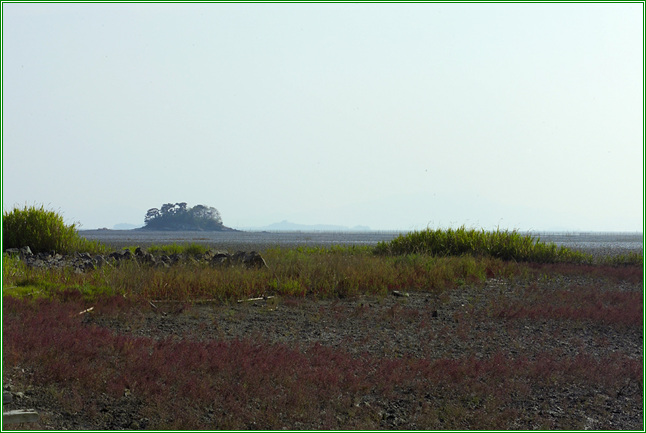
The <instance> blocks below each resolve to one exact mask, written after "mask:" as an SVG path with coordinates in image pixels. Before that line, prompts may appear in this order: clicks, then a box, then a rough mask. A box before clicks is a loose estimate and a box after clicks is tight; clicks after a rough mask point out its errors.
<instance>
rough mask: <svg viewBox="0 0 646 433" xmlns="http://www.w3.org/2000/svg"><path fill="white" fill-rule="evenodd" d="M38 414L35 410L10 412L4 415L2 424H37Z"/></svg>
mask: <svg viewBox="0 0 646 433" xmlns="http://www.w3.org/2000/svg"><path fill="white" fill-rule="evenodd" d="M37 421H38V412H36V411H35V410H22V409H16V410H10V411H7V412H3V413H2V424H18V423H21V422H37Z"/></svg>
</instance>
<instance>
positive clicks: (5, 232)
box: [2, 205, 107, 254]
mask: <svg viewBox="0 0 646 433" xmlns="http://www.w3.org/2000/svg"><path fill="white" fill-rule="evenodd" d="M24 246H28V247H29V248H30V249H31V251H32V252H34V253H38V252H49V251H56V252H58V253H63V254H68V253H72V252H76V251H79V252H81V251H82V252H92V253H104V252H106V251H107V248H106V247H105V246H104V245H102V244H101V243H99V242H95V241H89V240H87V239H85V238H83V237H81V236H80V235H79V234H78V232H77V230H76V224H71V225H66V224H65V222H64V221H63V217H62V216H61V215H60V214H59V213H57V212H54V211H52V210H46V209H45V208H44V207H43V206H42V205H41V206H40V207H37V206H29V207H28V206H25V207H24V208H23V209H18V208H14V209H13V210H12V211H11V212H5V213H4V215H3V218H2V249H3V251H4V250H6V249H7V248H21V247H24Z"/></svg>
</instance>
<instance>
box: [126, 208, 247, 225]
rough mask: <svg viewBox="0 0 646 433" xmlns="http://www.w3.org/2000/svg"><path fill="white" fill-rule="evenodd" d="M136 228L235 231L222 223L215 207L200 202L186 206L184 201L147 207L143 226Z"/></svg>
mask: <svg viewBox="0 0 646 433" xmlns="http://www.w3.org/2000/svg"><path fill="white" fill-rule="evenodd" d="M136 230H160V231H211V232H216V231H217V232H221V231H237V230H235V229H232V228H230V227H226V226H225V225H224V224H223V223H222V217H221V216H220V212H219V211H218V210H217V209H216V208H214V207H211V206H205V205H201V204H198V205H196V206H193V207H188V206H187V204H186V203H185V202H182V203H174V204H173V203H166V204H164V205H162V207H161V208H159V209H158V208H152V209H148V212H146V217H145V218H144V226H143V227H141V228H139V229H136Z"/></svg>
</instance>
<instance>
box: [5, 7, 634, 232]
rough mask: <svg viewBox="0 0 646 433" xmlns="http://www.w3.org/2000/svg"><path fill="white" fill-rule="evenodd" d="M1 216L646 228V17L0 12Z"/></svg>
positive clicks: (612, 11) (578, 11)
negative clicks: (179, 209) (169, 208)
mask: <svg viewBox="0 0 646 433" xmlns="http://www.w3.org/2000/svg"><path fill="white" fill-rule="evenodd" d="M2 26H3V27H2V74H3V77H2V78H3V81H2V83H3V89H2V90H3V96H2V107H3V112H2V116H3V118H2V125H3V129H2V157H3V159H2V192H3V209H4V210H5V211H8V210H11V209H12V208H13V207H14V206H20V207H22V206H24V205H25V204H27V205H32V204H44V205H45V206H46V207H48V208H51V209H55V210H59V211H61V212H62V214H63V215H64V217H65V219H66V221H67V222H80V223H81V224H82V227H81V228H85V229H90V228H99V227H108V228H112V227H113V226H114V225H115V224H118V223H133V224H143V219H144V216H145V214H146V211H147V210H148V209H149V208H153V207H161V205H162V204H164V203H169V202H170V203H175V202H187V203H188V205H189V206H194V205H196V204H204V205H207V206H213V207H216V208H217V209H218V210H219V211H220V212H221V214H222V218H223V221H224V223H225V225H228V226H232V227H249V226H263V225H268V224H270V223H273V222H277V221H281V220H289V221H292V222H297V223H302V224H317V223H321V224H323V223H324V224H338V225H346V226H354V225H367V226H369V227H371V228H373V229H400V230H410V229H422V228H425V227H427V226H431V227H448V226H454V227H455V226H459V225H462V224H464V225H466V226H468V227H477V228H479V227H484V228H495V227H496V226H500V227H501V228H516V229H521V230H527V229H534V230H603V231H606V230H627V231H635V230H637V231H641V230H642V227H643V196H644V188H643V185H644V166H643V160H644V159H643V155H644V153H643V150H644V136H643V131H644V111H643V108H644V99H643V98H644V87H643V84H644V70H643V65H644V47H643V41H644V5H643V4H641V3H635V4H626V3H624V4H559V3H546V4H534V3H528V4H433V3H429V4H213V3H207V4H122V3H115V4H52V3H49V4H7V3H3V4H2Z"/></svg>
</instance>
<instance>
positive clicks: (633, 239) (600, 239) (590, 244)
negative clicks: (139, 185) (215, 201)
mask: <svg viewBox="0 0 646 433" xmlns="http://www.w3.org/2000/svg"><path fill="white" fill-rule="evenodd" d="M403 233H405V232H399V231H361V232H347V231H343V232H325V231H316V232H314V231H312V232H298V231H289V232H287V231H285V232H269V231H262V232H251V231H223V232H203V231H148V230H108V229H100V230H80V231H79V234H80V235H81V236H83V237H85V238H87V239H89V240H97V241H100V242H102V243H104V244H106V245H108V246H110V247H112V248H115V249H120V248H123V247H126V246H139V247H142V248H147V247H149V246H151V245H154V244H157V245H159V244H191V243H196V244H202V245H207V246H209V247H210V248H212V249H214V250H227V251H238V250H242V251H251V250H256V251H263V250H266V249H268V248H273V247H283V248H293V247H329V246H333V245H344V246H349V245H359V246H362V245H367V246H373V245H376V244H377V243H379V242H381V241H389V240H391V239H393V238H395V237H397V236H399V235H400V234H403ZM520 233H521V234H527V235H531V236H533V237H534V238H536V239H539V240H540V241H541V242H546V243H549V242H553V243H555V244H557V245H558V246H565V247H568V248H572V249H576V250H582V251H590V252H595V250H599V252H600V250H605V251H606V252H609V253H613V254H623V253H625V252H629V251H642V252H643V249H644V235H643V233H640V232H520Z"/></svg>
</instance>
